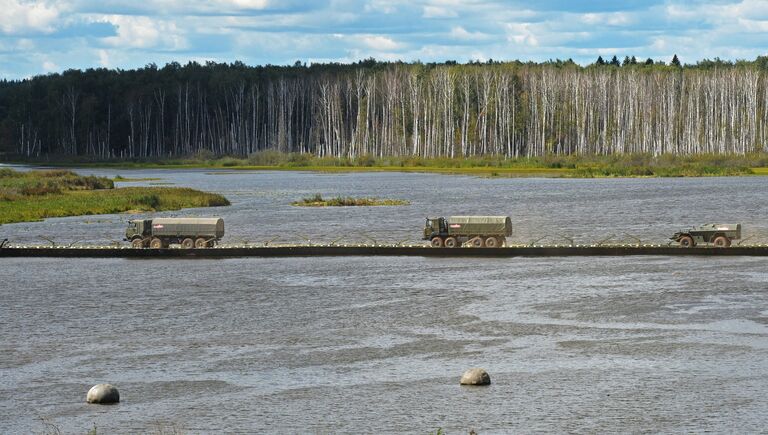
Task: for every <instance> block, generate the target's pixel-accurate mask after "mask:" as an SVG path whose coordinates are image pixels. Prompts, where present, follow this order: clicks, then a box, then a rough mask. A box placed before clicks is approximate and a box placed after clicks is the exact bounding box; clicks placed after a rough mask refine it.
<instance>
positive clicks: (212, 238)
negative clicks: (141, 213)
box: [125, 218, 224, 249]
mask: <svg viewBox="0 0 768 435" xmlns="http://www.w3.org/2000/svg"><path fill="white" fill-rule="evenodd" d="M222 237H224V219H221V218H156V219H137V220H132V221H129V222H128V228H127V229H126V230H125V240H127V241H129V242H131V246H132V247H134V248H147V247H149V248H153V249H159V248H167V247H168V246H169V245H170V244H171V243H178V244H180V245H181V247H182V248H184V249H192V248H210V247H212V246H213V245H214V244H215V243H216V242H218V241H219V240H220V239H221V238H222Z"/></svg>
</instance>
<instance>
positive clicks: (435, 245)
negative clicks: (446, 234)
mask: <svg viewBox="0 0 768 435" xmlns="http://www.w3.org/2000/svg"><path fill="white" fill-rule="evenodd" d="M432 247H433V248H442V247H443V239H442V238H440V237H435V238H434V239H432Z"/></svg>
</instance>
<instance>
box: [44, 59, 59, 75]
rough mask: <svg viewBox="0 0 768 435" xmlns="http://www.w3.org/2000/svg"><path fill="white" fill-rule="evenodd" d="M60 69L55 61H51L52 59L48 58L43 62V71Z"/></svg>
mask: <svg viewBox="0 0 768 435" xmlns="http://www.w3.org/2000/svg"><path fill="white" fill-rule="evenodd" d="M58 70H59V66H58V65H56V64H55V63H53V62H51V61H50V60H46V61H44V62H43V71H45V72H54V71H58Z"/></svg>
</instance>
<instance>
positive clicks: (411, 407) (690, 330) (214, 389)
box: [0, 170, 768, 434]
mask: <svg viewBox="0 0 768 435" xmlns="http://www.w3.org/2000/svg"><path fill="white" fill-rule="evenodd" d="M80 172H83V173H96V174H99V175H110V176H114V175H115V174H118V173H119V174H120V175H122V176H125V177H135V178H160V180H150V181H141V182H131V183H120V185H126V186H127V185H147V184H152V183H155V184H157V183H171V184H173V185H179V186H190V187H195V188H200V189H204V190H209V191H216V192H221V193H223V194H224V195H225V196H227V197H228V198H229V199H230V200H231V201H232V204H233V205H232V206H231V207H225V208H217V209H205V210H202V209H193V210H185V211H182V212H173V213H162V215H164V216H172V215H176V216H182V215H183V216H190V215H196V216H212V215H217V216H222V217H223V218H224V220H225V222H226V232H227V235H226V237H225V242H227V243H238V244H242V243H250V244H262V243H264V242H266V241H269V242H270V243H293V242H308V241H309V242H311V243H319V242H330V241H337V243H346V242H349V243H355V242H360V241H372V240H375V241H377V242H383V243H394V242H403V241H404V242H416V241H418V238H419V234H420V232H421V228H422V226H423V219H424V217H425V216H426V215H458V214H506V215H510V216H511V217H512V220H513V223H514V224H515V235H514V236H513V237H512V239H511V240H510V242H511V243H520V244H528V243H531V242H533V241H536V240H540V242H539V243H566V240H569V239H573V240H574V241H575V242H576V243H594V242H598V241H601V240H604V239H607V238H609V237H610V238H611V240H615V241H626V242H636V241H637V240H638V239H639V240H641V241H642V242H643V243H666V241H665V238H666V237H668V236H669V235H670V234H671V233H673V232H674V231H676V230H678V229H680V228H682V227H685V226H686V225H690V224H697V223H703V222H707V221H723V222H726V221H731V222H741V223H743V224H744V228H745V231H744V232H745V237H749V238H750V241H753V242H756V243H765V242H766V241H768V220H766V219H765V216H766V211H768V210H766V208H768V206H767V205H766V204H768V202H767V201H766V200H768V178H767V177H746V178H737V177H734V178H704V179H696V178H686V179H598V180H563V179H515V178H513V179H506V178H476V177H465V176H443V175H434V174H399V173H363V174H317V173H302V172H228V171H203V170H200V171H189V170H185V171H176V170H137V171H127V170H82V171H80ZM314 193H322V194H323V195H324V196H334V195H344V196H346V195H349V196H378V197H387V198H396V199H406V200H409V201H411V205H409V206H404V207H380V208H378V207H360V208H329V209H305V208H298V207H292V206H290V202H291V201H294V200H297V199H300V198H301V197H303V196H308V195H312V194H314ZM132 217H134V216H129V215H104V216H88V217H74V218H62V219H51V220H47V221H45V222H38V223H24V224H13V225H3V226H0V239H4V238H7V239H9V240H10V241H11V242H12V243H20V244H25V243H48V242H46V241H45V240H44V239H50V240H53V241H54V243H57V244H72V243H94V244H108V243H112V242H117V241H119V240H120V238H121V234H122V232H123V231H124V227H125V221H126V220H127V219H129V218H132ZM0 272H1V273H2V276H3V278H2V284H0V288H2V291H1V292H0V296H1V297H2V302H0V432H1V433H29V432H33V433H44V432H55V431H56V430H60V431H61V432H62V433H84V432H86V431H88V430H90V429H92V428H94V427H96V428H97V430H98V432H99V433H136V432H150V433H152V432H154V433H169V432H184V433H201V432H202V433H205V432H232V433H238V432H243V433H244V432H262V433H263V432H268V433H306V432H310V433H403V432H406V433H429V432H430V431H432V432H434V431H436V430H437V428H443V429H444V430H445V432H446V433H467V432H468V431H469V430H470V429H474V430H475V431H477V432H478V433H481V434H482V433H508V432H616V431H621V432H658V431H663V432H705V431H714V432H731V433H732V432H740V433H745V432H760V431H764V430H765V427H766V422H768V417H766V416H767V415H768V401H766V400H765V397H766V395H767V394H768V358H767V357H768V326H767V325H768V292H767V291H766V290H768V272H767V271H766V267H765V260H764V259H762V258H749V257H733V258H716V257H712V258H694V257H663V256H658V257H650V256H649V257H585V258H572V257H571V258H509V259H477V258H472V259H462V258H454V259H438V258H400V257H389V258H386V257H347V258H307V257H303V258H302V257H299V258H280V259H260V258H242V259H221V260H211V259H198V260H152V259H147V260H144V259H133V260H131V259H43V258H41V259H0ZM471 367H483V368H485V369H486V370H487V371H488V372H489V373H490V375H491V379H492V382H493V383H492V385H491V386H490V387H480V388H471V387H461V386H459V378H460V376H461V374H462V372H463V371H464V370H465V369H468V368H471ZM101 382H109V383H112V384H114V385H116V386H117V387H118V388H119V389H120V393H121V403H120V404H119V405H116V406H96V405H87V404H86V403H85V394H86V392H87V391H88V389H89V388H90V387H91V386H92V385H94V384H97V383H101Z"/></svg>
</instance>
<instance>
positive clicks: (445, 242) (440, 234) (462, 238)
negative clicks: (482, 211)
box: [423, 216, 512, 248]
mask: <svg viewBox="0 0 768 435" xmlns="http://www.w3.org/2000/svg"><path fill="white" fill-rule="evenodd" d="M511 235H512V219H510V218H509V216H451V217H449V218H444V217H434V218H427V222H426V225H425V226H424V237H423V240H429V241H430V244H431V245H432V247H433V248H442V247H446V248H458V247H460V246H462V245H463V244H464V243H466V242H469V244H470V246H472V247H475V248H483V247H487V248H499V247H501V246H503V245H504V244H505V243H506V241H507V237H509V236H511Z"/></svg>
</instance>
